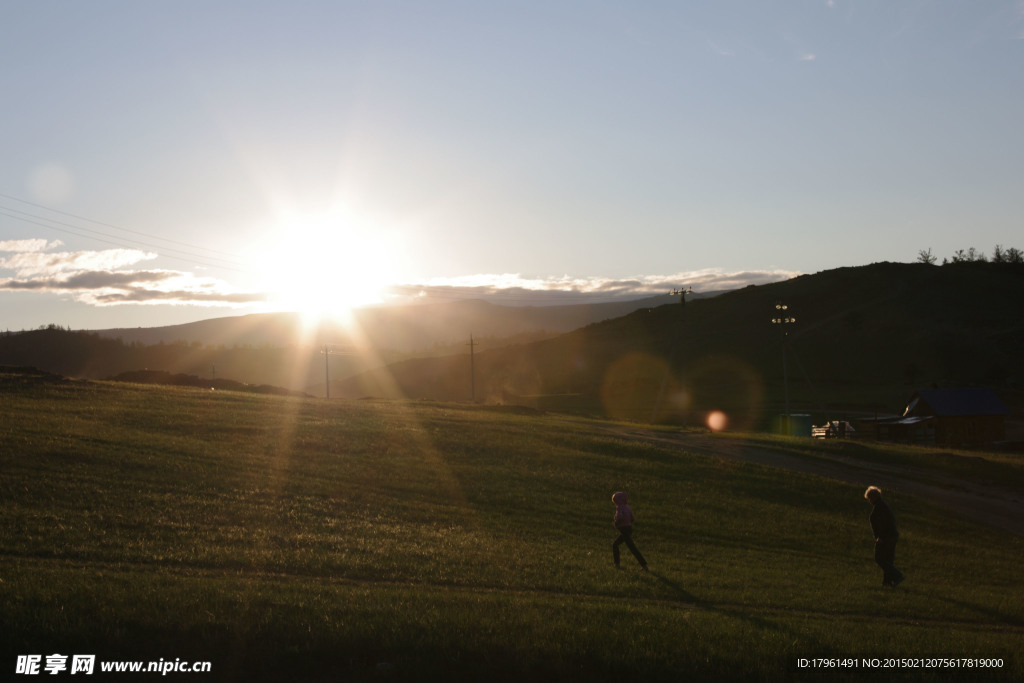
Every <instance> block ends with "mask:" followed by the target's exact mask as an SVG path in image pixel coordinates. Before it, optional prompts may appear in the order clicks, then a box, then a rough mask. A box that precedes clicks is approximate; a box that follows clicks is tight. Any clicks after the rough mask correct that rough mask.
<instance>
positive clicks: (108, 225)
mask: <svg viewBox="0 0 1024 683" xmlns="http://www.w3.org/2000/svg"><path fill="white" fill-rule="evenodd" d="M0 197H2V198H4V199H11V200H13V201H16V202H20V203H21V204H27V205H28V206H34V207H35V208H37V209H43V210H44V211H49V212H51V213H58V214H60V215H62V216H68V217H69V218H74V219H76V220H80V221H85V222H87V223H92V224H94V225H102V226H103V227H105V228H113V229H114V230H120V231H121V232H127V233H131V234H133V235H139V236H140V237H148V238H149V239H154V240H160V241H161V242H167V243H169V244H177V245H179V246H182V247H188V248H190V249H200V250H202V251H208V252H210V253H211V254H220V255H222V256H227V257H229V258H232V257H233V255H232V254H229V253H227V252H223V251H217V250H216V249H208V248H206V247H197V246H196V245H193V244H188V243H187V242H179V241H178V240H172V239H168V238H166V237H158V236H156V235H150V234H148V233H145V232H140V231H138V230H132V229H130V228H124V227H121V226H118V225H114V224H113V223H105V222H103V221H98V220H95V219H93V218H87V217H86V216H80V215H78V214H74V213H69V212H67V211H61V210H60V209H54V208H51V207H49V206H44V205H42V204H36V203H35V202H30V201H28V200H26V199H20V198H18V197H14V196H11V195H9V194H4V193H2V192H0ZM0 208H7V209H8V210H9V211H17V209H10V208H8V207H0ZM18 213H25V212H23V211H18ZM26 215H30V214H26ZM44 220H50V219H44ZM81 229H82V230H88V228H81ZM99 234H103V233H99Z"/></svg>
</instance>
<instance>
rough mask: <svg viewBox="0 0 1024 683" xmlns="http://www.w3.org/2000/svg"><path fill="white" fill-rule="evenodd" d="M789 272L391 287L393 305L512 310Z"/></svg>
mask: <svg viewBox="0 0 1024 683" xmlns="http://www.w3.org/2000/svg"><path fill="white" fill-rule="evenodd" d="M802 274H803V273H800V272H794V271H786V270H763V271H743V272H724V271H721V270H717V269H705V270H698V271H689V272H682V273H674V274H670V275H643V276H636V277H630V278H622V279H612V278H598V277H591V278H578V277H570V276H567V275H566V276H562V277H552V278H524V277H522V276H521V275H518V274H510V273H505V274H479V275H469V276H462V277H456V278H435V279H432V280H429V281H426V282H422V283H408V284H404V285H399V286H395V287H393V288H392V291H391V294H392V298H391V301H392V302H394V303H408V302H421V303H425V302H436V301H445V300H453V299H483V300H486V301H491V302H493V303H506V304H508V305H514V306H523V305H535V306H545V305H558V304H574V303H603V302H612V301H624V300H629V299H641V298H645V297H653V296H659V295H662V294H667V293H668V292H670V291H672V290H673V289H676V288H680V287H691V288H692V289H693V290H694V291H695V292H698V293H711V292H718V291H724V290H731V289H740V288H742V287H746V286H747V285H761V284H768V283H771V282H779V281H781V280H788V279H790V278H793V277H796V276H798V275H802Z"/></svg>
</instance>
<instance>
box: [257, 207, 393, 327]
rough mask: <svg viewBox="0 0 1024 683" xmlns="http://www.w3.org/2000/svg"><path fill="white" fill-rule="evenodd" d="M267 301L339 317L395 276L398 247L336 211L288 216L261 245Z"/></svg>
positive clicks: (312, 316)
mask: <svg viewBox="0 0 1024 683" xmlns="http://www.w3.org/2000/svg"><path fill="white" fill-rule="evenodd" d="M261 251H262V253H263V255H262V257H261V258H260V259H259V260H260V269H261V273H260V280H261V282H262V286H263V288H264V289H265V291H267V292H268V293H269V296H270V298H271V302H270V303H271V304H272V305H273V306H274V307H275V308H277V309H279V310H289V311H296V312H298V313H301V314H302V315H303V317H304V318H305V319H306V320H307V321H308V322H315V321H318V320H321V319H325V318H333V319H337V320H343V319H345V318H347V317H348V315H349V313H351V311H352V309H353V308H357V307H359V306H365V305H369V304H374V303H379V302H380V301H382V299H383V297H384V293H385V290H386V288H387V286H388V285H389V284H391V283H393V282H394V281H395V276H396V268H397V260H398V250H397V249H396V247H395V245H394V243H393V240H392V239H391V238H390V237H389V236H388V235H386V234H385V233H384V232H383V231H380V230H375V229H374V228H373V227H371V226H368V225H365V224H362V223H360V224H356V223H355V222H353V221H352V220H350V219H348V218H346V217H343V216H340V215H333V214H332V215H326V216H315V217H310V216H288V217H286V218H283V219H282V220H280V221H279V227H278V228H277V230H276V233H275V234H273V235H271V236H270V237H269V239H268V240H267V243H266V245H265V246H264V247H263V249H261Z"/></svg>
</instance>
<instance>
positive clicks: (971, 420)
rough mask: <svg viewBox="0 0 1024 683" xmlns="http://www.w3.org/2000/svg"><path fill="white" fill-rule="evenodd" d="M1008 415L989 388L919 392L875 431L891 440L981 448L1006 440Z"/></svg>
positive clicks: (1004, 406)
mask: <svg viewBox="0 0 1024 683" xmlns="http://www.w3.org/2000/svg"><path fill="white" fill-rule="evenodd" d="M1009 413H1010V411H1009V410H1008V409H1007V407H1006V405H1005V404H1004V403H1003V402H1002V401H1001V400H999V397H998V396H996V395H995V392H993V391H992V390H991V389H982V388H969V389H922V390H920V391H917V392H915V393H914V395H913V396H911V397H910V400H909V401H908V402H907V407H906V409H905V410H904V411H903V415H902V417H900V418H899V419H897V420H894V421H892V422H888V423H886V424H884V425H879V428H880V430H879V431H880V436H882V437H883V438H889V439H892V440H894V441H910V442H916V443H934V444H938V445H942V446H985V445H990V444H993V443H996V442H998V441H1003V440H1005V439H1006V416H1007V415H1008V414H1009Z"/></svg>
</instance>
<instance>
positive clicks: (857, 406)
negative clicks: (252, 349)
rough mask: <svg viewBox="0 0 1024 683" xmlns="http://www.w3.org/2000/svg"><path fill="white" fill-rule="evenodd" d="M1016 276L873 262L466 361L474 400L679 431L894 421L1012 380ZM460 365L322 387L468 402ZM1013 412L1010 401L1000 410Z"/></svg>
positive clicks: (415, 363) (995, 268)
mask: <svg viewBox="0 0 1024 683" xmlns="http://www.w3.org/2000/svg"><path fill="white" fill-rule="evenodd" d="M1022 300H1024V267H1022V266H1021V265H1020V264H996V263H963V264H951V265H944V266H941V267H940V266H934V265H926V264H899V263H879V264H874V265H870V266H863V267H856V268H841V269H837V270H830V271H824V272H821V273H817V274H815V275H805V276H801V277H798V278H795V279H792V280H788V281H785V282H779V283H774V284H769V285H761V286H751V287H747V288H745V289H742V290H738V291H734V292H729V293H726V294H722V295H720V296H717V297H715V298H712V299H705V300H697V301H692V302H688V303H687V304H686V306H685V309H683V308H681V307H680V306H679V304H672V305H664V306H659V307H657V308H651V309H645V310H639V311H636V312H633V313H631V314H629V315H626V316H623V317H621V318H617V319H614V320H608V321H605V322H601V323H596V324H592V325H589V326H586V327H584V328H581V329H579V330H576V331H573V332H571V333H568V334H565V335H562V336H559V337H557V338H554V339H550V340H545V341H540V342H537V343H533V344H526V345H518V346H514V347H509V348H505V349H500V350H495V351H489V352H484V353H479V354H476V356H475V358H474V359H473V361H474V362H473V366H474V367H473V370H474V372H475V377H476V385H475V394H476V398H477V399H478V400H486V401H494V402H509V403H515V402H519V403H523V404H529V405H537V406H543V404H547V405H550V406H554V407H563V408H565V407H569V408H575V409H579V410H589V411H591V412H600V413H603V414H607V415H612V416H619V417H628V418H632V419H641V420H647V419H650V418H654V417H657V418H658V419H670V420H671V419H680V420H689V421H692V420H694V419H697V418H701V416H703V415H704V414H706V413H707V411H710V410H716V409H717V410H723V411H725V412H726V413H727V414H728V415H729V416H730V417H731V418H732V419H733V420H734V422H739V423H750V424H751V425H753V424H755V423H757V424H758V425H763V422H764V421H765V420H766V419H767V416H769V415H770V414H771V413H772V412H779V411H781V410H783V408H784V402H785V389H786V384H785V383H784V382H783V354H782V336H781V335H782V330H781V329H780V327H783V326H780V325H774V324H772V322H771V320H772V318H773V317H774V316H776V315H777V311H776V308H775V306H776V304H777V303H778V302H784V303H785V304H786V305H787V306H788V308H787V309H786V313H787V314H789V315H790V316H792V317H795V318H796V321H797V322H796V323H794V324H791V325H786V326H785V327H786V328H787V332H789V337H788V344H789V348H790V353H788V354H787V362H786V374H787V375H788V379H789V382H788V387H789V393H790V401H791V409H792V410H794V411H796V410H808V411H814V412H815V413H819V412H830V411H835V410H842V411H850V410H860V411H863V412H872V411H884V412H889V411H897V410H899V409H901V408H902V401H904V400H905V399H906V398H907V396H909V393H910V392H911V391H913V390H914V389H916V388H920V387H923V386H931V385H937V386H953V385H956V386H964V385H987V386H992V387H1000V388H1001V389H1002V391H1003V393H1004V394H1005V393H1007V392H1010V393H1013V392H1015V391H1016V387H1018V386H1019V385H1020V382H1021V380H1022V379H1024V355H1022V354H1021V349H1024V316H1021V314H1020V302H1021V301H1022ZM470 372H471V368H470V359H469V356H468V350H463V351H462V352H461V353H460V354H459V355H458V356H453V357H449V358H436V359H416V360H409V361H405V362H402V363H399V364H395V365H391V366H389V367H387V368H384V369H377V370H373V371H371V372H368V373H365V374H363V375H359V376H356V377H353V378H350V379H347V380H345V381H342V382H339V383H338V384H337V386H336V387H333V386H332V395H345V396H350V397H359V396H382V397H388V396H404V397H411V398H432V399H438V400H469V399H470V397H471V392H473V391H474V387H473V386H472V385H471V382H470ZM1010 402H1011V403H1012V400H1011V401H1010Z"/></svg>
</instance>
